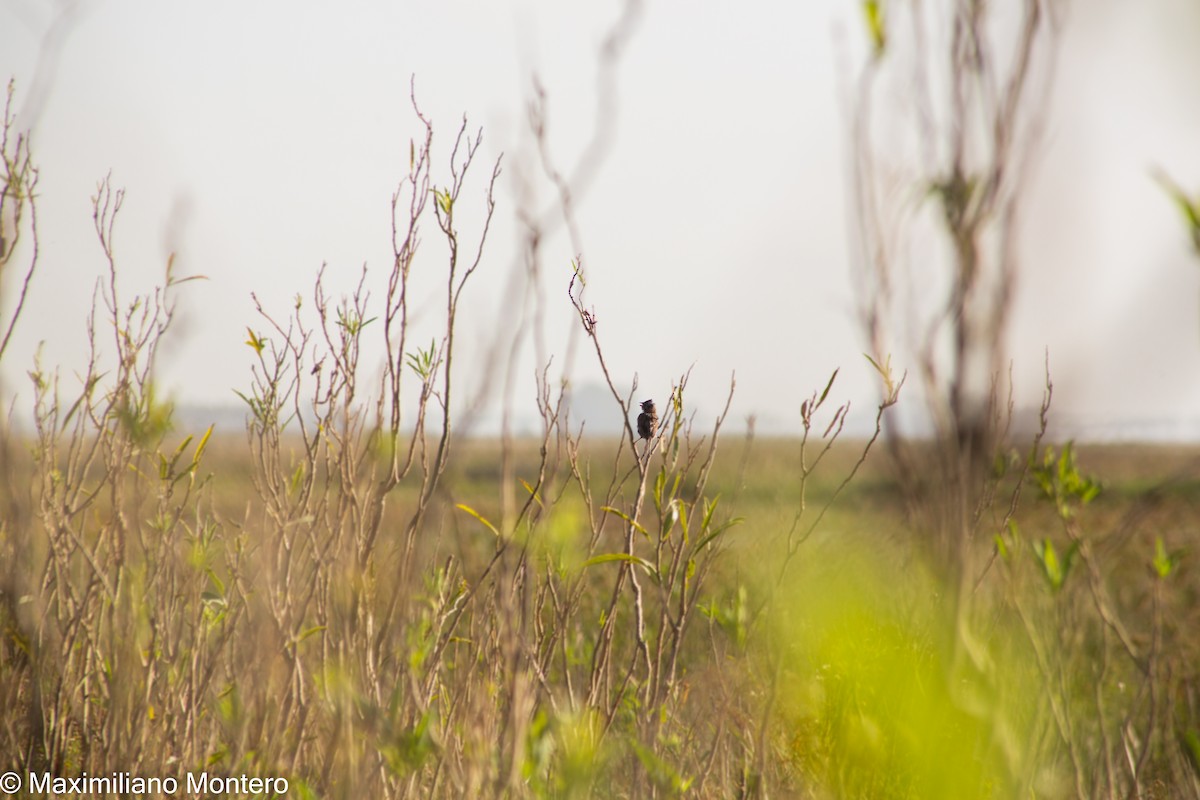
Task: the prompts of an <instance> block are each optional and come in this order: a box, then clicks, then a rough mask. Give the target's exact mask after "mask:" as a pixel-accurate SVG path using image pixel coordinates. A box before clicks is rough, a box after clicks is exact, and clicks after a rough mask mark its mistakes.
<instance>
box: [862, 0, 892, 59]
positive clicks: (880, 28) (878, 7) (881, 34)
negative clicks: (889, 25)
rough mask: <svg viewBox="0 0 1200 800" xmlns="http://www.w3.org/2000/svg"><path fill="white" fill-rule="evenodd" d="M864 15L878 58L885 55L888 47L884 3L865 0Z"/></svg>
mask: <svg viewBox="0 0 1200 800" xmlns="http://www.w3.org/2000/svg"><path fill="white" fill-rule="evenodd" d="M863 14H864V15H865V16H866V18H867V34H868V35H869V36H870V37H871V47H872V49H873V50H874V51H875V55H876V57H878V56H881V55H883V51H884V49H885V48H886V47H887V29H886V28H885V26H884V19H883V3H881V2H880V0H864V2H863Z"/></svg>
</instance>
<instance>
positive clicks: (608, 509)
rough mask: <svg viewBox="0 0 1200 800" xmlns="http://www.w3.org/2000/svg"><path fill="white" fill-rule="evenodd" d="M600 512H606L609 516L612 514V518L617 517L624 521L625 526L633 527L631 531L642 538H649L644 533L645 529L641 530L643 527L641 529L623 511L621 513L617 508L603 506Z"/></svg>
mask: <svg viewBox="0 0 1200 800" xmlns="http://www.w3.org/2000/svg"><path fill="white" fill-rule="evenodd" d="M600 510H601V511H606V512H608V513H609V514H613V515H614V516H618V517H620V518H621V519H623V520H625V522H626V524H628V525H631V526H633V529H634V530H635V531H637V532H638V533H640V534H642V535H643V536H649V535H650V534H649V533H647V532H646V529H645V528H643V527H642V526H641V525H640V524H638V522H637V521H636V520H634V519H633V518H631V517H630V516H629V515H628V514H626V513H625V512H624V511H622V510H621V509H619V508H613V507H612V506H604V507H603V508H601V509H600Z"/></svg>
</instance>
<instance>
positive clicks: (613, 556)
mask: <svg viewBox="0 0 1200 800" xmlns="http://www.w3.org/2000/svg"><path fill="white" fill-rule="evenodd" d="M613 561H623V562H625V563H627V564H634V565H636V566H639V567H641V568H642V569H644V570H646V574H647V575H649V576H650V577H651V578H654V580H655V581H657V580H658V570H657V569H655V568H654V565H653V564H651V563H650V562H649V561H647V560H646V559H644V558H641V557H640V556H635V555H630V554H629V553H604V554H603V555H598V556H592V557H591V558H589V559H588V560H587V561H585V562H583V566H584V567H585V568H587V567H594V566H596V565H597V564H608V563H610V562H613Z"/></svg>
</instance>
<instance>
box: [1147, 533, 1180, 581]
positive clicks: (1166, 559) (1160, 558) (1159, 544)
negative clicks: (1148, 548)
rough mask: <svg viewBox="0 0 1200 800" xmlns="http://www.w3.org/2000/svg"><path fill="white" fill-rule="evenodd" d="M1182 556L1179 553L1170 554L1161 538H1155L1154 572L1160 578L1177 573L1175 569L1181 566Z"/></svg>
mask: <svg viewBox="0 0 1200 800" xmlns="http://www.w3.org/2000/svg"><path fill="white" fill-rule="evenodd" d="M1179 559H1180V554H1179V553H1178V552H1174V553H1168V552H1167V548H1166V545H1164V544H1163V539H1162V537H1161V536H1155V537H1154V561H1153V562H1152V563H1153V564H1154V571H1155V572H1156V573H1158V577H1160V578H1165V577H1167V576H1168V575H1170V574H1171V573H1172V572H1174V571H1175V567H1177V566H1178V565H1179Z"/></svg>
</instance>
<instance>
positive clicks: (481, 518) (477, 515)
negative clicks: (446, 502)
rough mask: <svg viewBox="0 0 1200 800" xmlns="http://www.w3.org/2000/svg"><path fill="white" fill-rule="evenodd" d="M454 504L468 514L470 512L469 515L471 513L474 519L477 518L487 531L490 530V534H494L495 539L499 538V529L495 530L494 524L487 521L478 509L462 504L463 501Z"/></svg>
mask: <svg viewBox="0 0 1200 800" xmlns="http://www.w3.org/2000/svg"><path fill="white" fill-rule="evenodd" d="M455 505H456V507H457V508H460V509H462V510H463V511H465V512H467V513H468V514H470V515H471V516H472V517H474V518H475V519H477V520H479V521H480V522H482V523H483V524H484V526H486V527H487V529H488V530H489V531H491V532H492V534H494V535H495V537H496V538H497V539H499V538H500V531H498V530H496V526H495V525H493V524H492V523H490V522H488V521H487V519H486V518H485V517H484V516H483V515H482V514H480V513H479V512H478V511H476V510H475V509H473V508H471V507H470V506H468V505H466V504H464V503H457V504H455Z"/></svg>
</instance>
